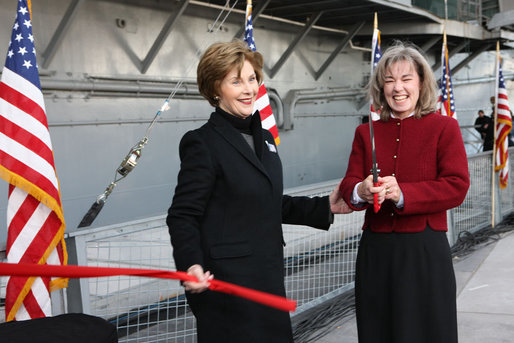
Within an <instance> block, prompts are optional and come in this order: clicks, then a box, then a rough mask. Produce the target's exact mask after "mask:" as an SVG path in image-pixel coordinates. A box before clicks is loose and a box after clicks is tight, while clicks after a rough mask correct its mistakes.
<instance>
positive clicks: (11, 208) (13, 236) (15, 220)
mask: <svg viewBox="0 0 514 343" xmlns="http://www.w3.org/2000/svg"><path fill="white" fill-rule="evenodd" d="M16 189H17V190H19V191H20V192H23V191H21V190H20V189H19V188H16ZM25 194H27V193H25ZM19 200H23V201H22V202H19ZM39 204H40V203H39V201H37V200H36V199H35V198H34V197H31V196H28V194H27V196H26V197H25V198H23V199H22V197H17V199H16V200H14V201H11V198H9V203H8V205H7V213H8V214H11V215H12V218H11V220H8V221H7V222H8V223H9V236H8V240H7V248H8V249H7V255H8V256H10V254H11V253H10V252H11V250H12V248H13V244H14V242H15V241H16V240H17V239H18V237H19V235H20V233H21V232H23V229H24V228H25V226H26V223H27V221H28V220H29V218H30V217H31V216H32V215H33V213H34V211H36V209H37V207H38V205H39ZM18 205H19V206H18ZM20 208H23V211H19V209H20ZM21 239H23V238H21ZM27 243H29V242H27ZM15 249H16V248H15ZM17 262H19V259H18V260H17Z"/></svg>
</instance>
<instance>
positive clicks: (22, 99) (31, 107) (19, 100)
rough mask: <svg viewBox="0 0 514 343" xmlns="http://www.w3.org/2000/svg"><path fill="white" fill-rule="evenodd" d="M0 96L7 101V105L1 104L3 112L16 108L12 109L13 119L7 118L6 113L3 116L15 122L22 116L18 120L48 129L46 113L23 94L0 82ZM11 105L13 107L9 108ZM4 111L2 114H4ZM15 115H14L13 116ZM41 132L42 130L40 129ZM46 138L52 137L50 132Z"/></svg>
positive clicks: (46, 133)
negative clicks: (31, 122) (32, 122)
mask: <svg viewBox="0 0 514 343" xmlns="http://www.w3.org/2000/svg"><path fill="white" fill-rule="evenodd" d="M0 94H2V99H3V101H5V104H0V108H2V110H3V111H5V108H7V109H9V108H10V107H11V106H13V107H15V109H12V110H11V111H12V112H11V113H9V114H11V118H9V117H7V116H6V114H5V113H2V115H3V116H4V117H6V118H8V119H9V120H11V121H14V120H16V119H18V118H17V117H18V116H20V115H21V116H22V118H20V119H18V120H21V119H24V120H27V121H28V120H30V121H32V120H34V121H37V122H38V123H39V126H42V127H44V128H46V127H48V123H47V122H46V117H45V112H44V111H43V109H42V108H41V107H40V106H39V105H38V104H37V103H35V102H34V101H32V100H31V99H30V98H28V97H27V96H25V95H24V94H23V93H20V92H18V91H16V90H15V89H14V88H11V87H9V86H8V85H7V84H6V83H4V82H0ZM9 105H11V106H9ZM16 110H18V111H22V112H24V113H23V114H21V113H19V112H16V113H14V112H15V111H16ZM3 111H2V112H3ZM12 113H14V115H12ZM25 116H30V117H31V118H25ZM33 126H34V127H37V126H38V125H37V123H34V124H33ZM40 130H41V129H40ZM44 134H45V135H46V136H48V137H50V136H49V135H48V132H45V133H44Z"/></svg>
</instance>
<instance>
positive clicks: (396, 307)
mask: <svg viewBox="0 0 514 343" xmlns="http://www.w3.org/2000/svg"><path fill="white" fill-rule="evenodd" d="M355 298H356V312H357V329H358V335H359V343H456V342H457V340H458V339H457V306H456V285H455V274H454V271H453V264H452V259H451V253H450V247H449V245H448V240H447V238H446V232H439V231H434V230H432V229H430V228H429V227H427V228H426V229H425V231H423V232H419V233H374V232H372V231H371V230H369V229H367V230H364V232H363V235H362V238H361V241H360V245H359V251H358V255H357V265H356V279H355Z"/></svg>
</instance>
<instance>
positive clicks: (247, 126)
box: [216, 107, 262, 159]
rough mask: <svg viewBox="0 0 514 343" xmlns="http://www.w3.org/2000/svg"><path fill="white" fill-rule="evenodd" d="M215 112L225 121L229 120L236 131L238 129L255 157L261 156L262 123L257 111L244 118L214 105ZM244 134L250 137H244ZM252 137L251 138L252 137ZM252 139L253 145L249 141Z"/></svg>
mask: <svg viewBox="0 0 514 343" xmlns="http://www.w3.org/2000/svg"><path fill="white" fill-rule="evenodd" d="M216 113H218V114H219V115H221V116H222V117H223V118H224V119H225V120H226V121H227V122H229V123H230V124H231V125H232V126H233V127H234V128H235V129H236V130H237V131H239V132H240V133H241V134H242V135H243V137H244V138H245V140H246V141H247V142H248V144H250V147H251V148H252V150H253V151H254V152H255V154H256V155H257V157H259V159H261V157H262V125H261V119H260V115H259V114H258V112H256V113H254V114H253V115H251V116H248V117H246V118H239V117H236V116H234V115H232V114H230V113H228V112H226V111H224V110H222V109H221V108H219V107H216ZM245 135H247V136H250V137H245ZM252 138H253V139H252ZM252 140H253V146H251V145H252V144H251V141H252Z"/></svg>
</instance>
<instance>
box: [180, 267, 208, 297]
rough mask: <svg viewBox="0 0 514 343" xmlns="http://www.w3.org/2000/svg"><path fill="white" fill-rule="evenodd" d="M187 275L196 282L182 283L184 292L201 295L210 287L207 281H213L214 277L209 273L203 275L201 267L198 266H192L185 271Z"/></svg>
mask: <svg viewBox="0 0 514 343" xmlns="http://www.w3.org/2000/svg"><path fill="white" fill-rule="evenodd" d="M187 273H188V274H189V275H193V276H195V277H196V278H197V279H198V282H193V281H184V287H185V289H186V291H188V292H191V293H201V292H203V291H205V290H207V289H208V288H209V286H210V285H211V283H210V282H209V281H211V280H212V279H214V275H211V272H209V271H207V272H205V273H204V271H203V267H202V266H201V265H199V264H193V265H192V266H191V267H189V268H188V269H187Z"/></svg>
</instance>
